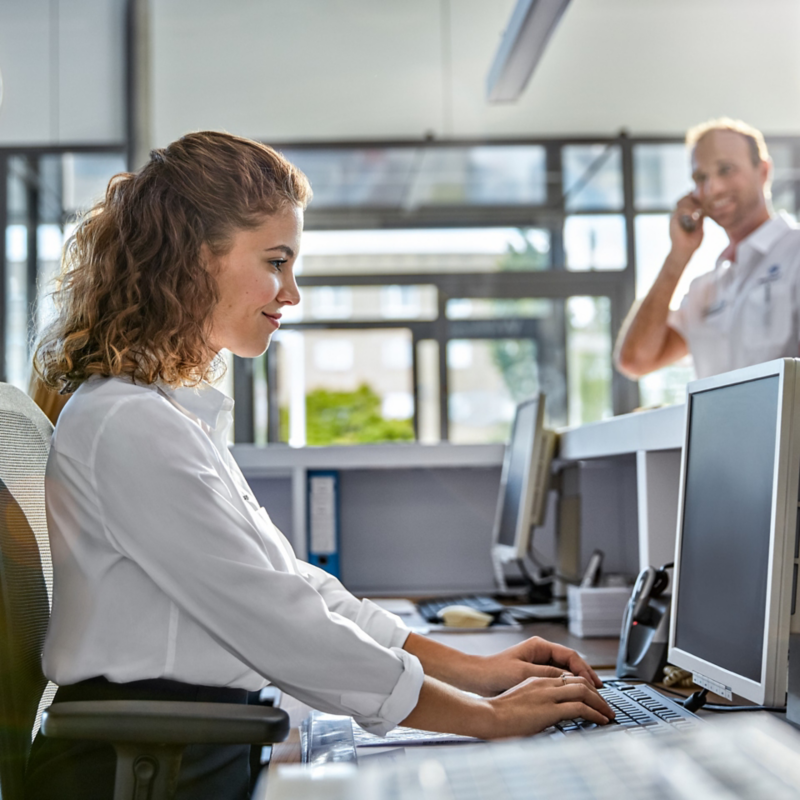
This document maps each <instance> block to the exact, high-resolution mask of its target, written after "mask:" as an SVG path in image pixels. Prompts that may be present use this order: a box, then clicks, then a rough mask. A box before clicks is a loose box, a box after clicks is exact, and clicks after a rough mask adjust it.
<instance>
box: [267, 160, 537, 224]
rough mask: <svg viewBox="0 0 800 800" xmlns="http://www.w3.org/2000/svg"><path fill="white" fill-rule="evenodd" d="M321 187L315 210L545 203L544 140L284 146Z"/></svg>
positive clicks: (316, 193) (316, 194)
mask: <svg viewBox="0 0 800 800" xmlns="http://www.w3.org/2000/svg"><path fill="white" fill-rule="evenodd" d="M283 153H284V155H285V156H286V157H287V158H288V159H289V160H290V161H292V162H293V163H294V164H296V165H297V166H298V167H300V169H302V170H303V172H305V173H306V175H307V176H308V178H309V180H310V181H311V186H312V187H313V189H314V205H313V209H314V210H315V211H316V210H319V209H329V208H330V209H339V208H358V207H361V208H386V209H398V210H404V211H408V210H412V209H416V208H420V207H426V206H434V207H435V206H441V205H456V206H465V205H541V204H543V203H544V202H545V198H546V167H545V161H546V158H545V149H544V147H542V146H540V145H494V146H469V145H449V146H444V147H440V146H412V147H356V148H311V149H293V148H291V147H288V148H284V149H283Z"/></svg>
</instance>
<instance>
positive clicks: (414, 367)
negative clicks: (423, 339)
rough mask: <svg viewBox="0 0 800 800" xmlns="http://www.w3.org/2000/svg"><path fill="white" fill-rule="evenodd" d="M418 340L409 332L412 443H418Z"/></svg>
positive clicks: (415, 335)
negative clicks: (412, 410)
mask: <svg viewBox="0 0 800 800" xmlns="http://www.w3.org/2000/svg"><path fill="white" fill-rule="evenodd" d="M418 345H419V338H418V336H417V334H416V331H414V330H412V331H411V391H412V394H413V397H414V417H413V424H414V441H417V442H418V441H419V397H420V393H419V359H418V358H417V346H418Z"/></svg>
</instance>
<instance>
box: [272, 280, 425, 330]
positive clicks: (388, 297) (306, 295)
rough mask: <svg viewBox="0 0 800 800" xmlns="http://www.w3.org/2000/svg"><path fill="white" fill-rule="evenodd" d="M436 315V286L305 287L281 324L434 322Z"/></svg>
mask: <svg viewBox="0 0 800 800" xmlns="http://www.w3.org/2000/svg"><path fill="white" fill-rule="evenodd" d="M301 274H302V273H301ZM437 313H438V312H437V292H436V287H435V286H421V285H412V286H391V287H389V286H380V285H376V286H339V285H335V286H302V287H301V289H300V302H299V303H298V304H297V305H295V306H286V307H285V308H284V309H283V311H282V314H283V318H282V320H281V321H282V323H283V324H292V323H298V322H333V323H336V322H378V321H380V320H385V319H419V320H432V319H436V315H437Z"/></svg>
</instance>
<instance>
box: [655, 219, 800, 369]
mask: <svg viewBox="0 0 800 800" xmlns="http://www.w3.org/2000/svg"><path fill="white" fill-rule="evenodd" d="M799 309H800V229H798V227H797V226H796V225H795V224H794V223H793V222H792V221H791V220H790V219H789V218H788V217H786V216H785V215H782V214H780V215H778V216H775V217H773V218H771V219H770V220H768V221H767V222H765V223H764V224H763V225H761V226H760V227H759V228H757V229H756V230H755V231H753V233H751V234H750V236H748V237H747V238H746V239H743V240H742V241H741V242H740V243H739V245H738V246H737V248H736V255H735V261H728V260H727V259H726V258H725V254H724V253H723V255H721V256H720V257H719V258H718V259H717V264H716V268H715V269H714V270H713V271H711V272H707V273H706V274H704V275H701V276H700V277H698V278H696V279H695V280H694V281H692V283H691V285H690V286H689V291H688V292H687V293H686V296H685V297H684V298H683V301H682V302H681V305H680V308H679V309H677V310H674V311H671V312H670V314H669V318H668V324H669V326H670V327H671V328H673V329H675V330H676V331H677V332H678V333H680V334H681V336H683V338H684V339H685V340H686V343H687V344H688V346H689V351H690V352H691V354H692V357H693V359H694V366H695V371H696V373H697V377H698V378H704V377H707V376H709V375H716V374H719V373H721V372H728V371H729V370H733V369H739V368H740V367H747V366H750V365H752V364H759V363H761V362H763V361H770V360H772V359H774V358H786V357H789V358H797V357H798V342H800V330H799V329H798V312H799Z"/></svg>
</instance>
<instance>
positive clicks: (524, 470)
mask: <svg viewBox="0 0 800 800" xmlns="http://www.w3.org/2000/svg"><path fill="white" fill-rule="evenodd" d="M538 406H539V403H538V402H537V401H532V402H527V403H522V404H521V405H520V406H519V407H518V408H517V415H516V417H515V418H514V428H513V430H512V431H511V441H510V442H509V443H508V446H507V448H508V449H507V450H506V456H505V458H506V462H507V464H506V465H504V467H505V469H504V473H505V474H504V477H505V483H504V484H503V485H502V486H501V495H500V500H499V502H500V504H501V511H500V520H499V525H498V531H497V537H496V542H497V544H504V545H508V546H509V547H515V546H516V544H517V542H516V535H517V528H518V526H519V519H520V514H525V515H528V514H529V513H530V509H524V508H522V505H523V503H528V504H530V503H531V497H530V496H529V490H528V482H529V480H530V474H531V469H532V463H531V462H532V459H533V448H534V437H535V436H536V427H537V416H538V413H539V410H538Z"/></svg>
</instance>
